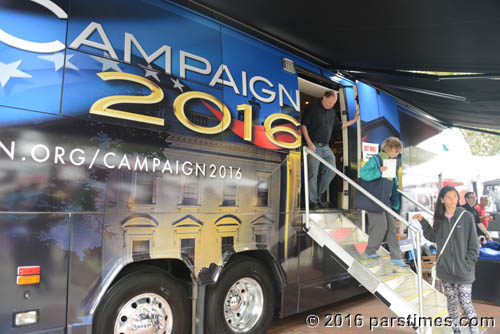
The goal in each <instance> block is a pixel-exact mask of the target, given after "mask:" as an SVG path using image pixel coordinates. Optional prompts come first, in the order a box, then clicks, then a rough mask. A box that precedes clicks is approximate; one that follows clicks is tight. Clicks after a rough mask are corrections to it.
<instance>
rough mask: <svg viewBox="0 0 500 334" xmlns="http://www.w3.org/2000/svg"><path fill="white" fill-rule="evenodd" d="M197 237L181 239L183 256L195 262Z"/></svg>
mask: <svg viewBox="0 0 500 334" xmlns="http://www.w3.org/2000/svg"><path fill="white" fill-rule="evenodd" d="M195 245H196V239H181V256H182V258H183V259H186V260H188V261H189V263H190V264H194V255H195Z"/></svg>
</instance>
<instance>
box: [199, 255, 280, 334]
mask: <svg viewBox="0 0 500 334" xmlns="http://www.w3.org/2000/svg"><path fill="white" fill-rule="evenodd" d="M268 271H269V270H267V269H266V267H265V266H264V265H263V264H262V263H261V262H259V261H257V260H253V259H252V258H249V257H244V258H241V259H238V260H236V261H235V262H233V263H230V264H229V265H228V267H227V268H225V270H224V271H223V273H222V276H221V277H220V278H219V280H218V281H217V284H216V285H214V286H209V287H208V288H207V296H206V304H205V305H206V307H205V309H206V313H205V319H206V320H205V325H206V329H207V332H208V333H209V334H234V333H246V334H262V333H265V332H266V330H267V329H268V327H269V326H270V324H271V321H272V319H273V316H274V307H275V303H276V295H275V288H274V284H273V282H274V281H273V278H272V277H271V276H270V275H269V274H268Z"/></svg>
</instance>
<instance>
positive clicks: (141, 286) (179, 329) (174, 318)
mask: <svg viewBox="0 0 500 334" xmlns="http://www.w3.org/2000/svg"><path fill="white" fill-rule="evenodd" d="M166 275H167V274H166V273H163V272H159V271H154V270H149V271H140V272H136V273H132V274H129V275H127V276H125V277H123V278H122V279H120V280H119V281H118V282H117V283H116V284H114V285H113V286H112V287H111V289H110V290H109V291H108V292H107V293H106V295H105V296H104V297H103V300H102V301H101V304H100V305H99V308H98V309H97V313H96V315H95V317H94V323H93V334H130V333H139V332H140V333H160V334H186V333H188V332H189V321H190V312H189V307H188V303H187V302H188V298H187V295H186V292H185V290H184V288H183V287H182V286H181V285H180V284H179V283H177V282H176V281H175V280H173V279H171V278H170V277H168V276H166Z"/></svg>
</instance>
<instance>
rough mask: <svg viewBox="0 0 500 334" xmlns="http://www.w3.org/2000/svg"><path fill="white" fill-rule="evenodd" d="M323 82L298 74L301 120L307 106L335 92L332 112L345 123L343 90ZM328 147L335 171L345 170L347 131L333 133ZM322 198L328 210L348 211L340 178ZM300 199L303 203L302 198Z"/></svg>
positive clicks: (336, 178) (345, 184) (345, 183)
mask: <svg viewBox="0 0 500 334" xmlns="http://www.w3.org/2000/svg"><path fill="white" fill-rule="evenodd" d="M320 78H321V77H320ZM323 80H324V81H323V82H321V84H319V83H317V81H318V80H317V79H316V80H314V81H313V80H312V79H311V78H310V77H302V76H300V73H299V90H300V104H301V105H300V111H301V118H302V117H303V115H304V111H305V109H306V108H307V106H308V105H309V104H311V103H318V102H320V101H321V98H322V97H323V95H324V93H325V92H326V91H328V90H335V91H336V92H337V94H338V100H337V103H336V104H335V106H334V110H335V112H336V116H337V119H338V120H339V121H341V122H345V121H346V120H347V107H346V106H347V103H346V96H345V93H344V89H343V88H342V87H341V86H338V85H336V83H334V82H332V81H331V80H329V79H326V78H323ZM303 144H304V145H306V142H305V139H303ZM329 146H330V149H331V150H332V152H333V154H334V155H335V162H336V165H337V169H339V170H340V171H343V170H345V166H347V165H348V162H349V152H348V151H349V149H348V135H347V129H343V130H342V131H341V132H338V131H333V132H332V136H331V138H330V142H329ZM302 190H303V191H302V193H303V192H304V182H302ZM324 196H325V197H324V198H322V199H321V200H322V201H326V202H328V203H329V207H330V208H337V209H348V206H349V195H348V184H347V182H344V181H343V180H342V178H340V177H338V176H336V177H335V178H334V179H333V181H332V182H331V184H330V187H329V188H328V190H327V192H326V195H324ZM302 197H303V198H302V202H303V201H304V196H302Z"/></svg>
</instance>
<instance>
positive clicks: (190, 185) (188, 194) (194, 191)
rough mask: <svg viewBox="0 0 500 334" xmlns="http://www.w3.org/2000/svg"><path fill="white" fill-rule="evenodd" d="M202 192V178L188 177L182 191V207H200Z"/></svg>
mask: <svg viewBox="0 0 500 334" xmlns="http://www.w3.org/2000/svg"><path fill="white" fill-rule="evenodd" d="M199 191H200V178H199V177H197V176H187V177H185V178H184V184H183V189H182V200H181V203H180V204H182V205H198V199H199Z"/></svg>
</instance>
